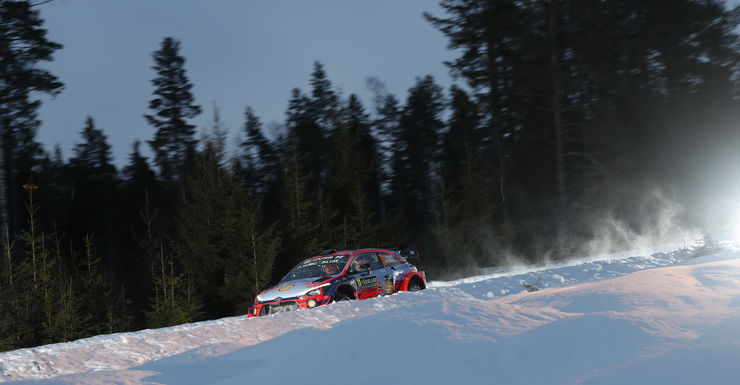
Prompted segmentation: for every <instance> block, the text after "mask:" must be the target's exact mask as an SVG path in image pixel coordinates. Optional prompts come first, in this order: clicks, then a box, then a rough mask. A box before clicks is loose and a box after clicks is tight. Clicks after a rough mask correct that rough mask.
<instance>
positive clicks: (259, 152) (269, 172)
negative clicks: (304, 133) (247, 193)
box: [241, 107, 278, 194]
mask: <svg viewBox="0 0 740 385" xmlns="http://www.w3.org/2000/svg"><path fill="white" fill-rule="evenodd" d="M244 115H245V119H246V122H245V123H244V131H245V134H246V139H245V140H244V141H243V142H242V143H241V147H242V152H243V162H242V168H243V169H244V170H245V174H246V177H247V184H248V185H249V186H252V187H253V189H254V191H255V192H256V193H258V194H265V193H266V192H267V191H268V188H269V186H270V185H271V184H272V183H274V182H275V179H276V177H277V172H278V159H277V153H276V151H275V149H274V147H273V145H272V143H270V141H269V140H267V138H265V135H264V134H263V133H262V122H261V121H260V120H259V118H258V117H257V116H256V115H255V114H254V111H252V108H251V107H247V109H246V112H245V114H244Z"/></svg>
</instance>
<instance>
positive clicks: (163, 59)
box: [144, 37, 201, 182]
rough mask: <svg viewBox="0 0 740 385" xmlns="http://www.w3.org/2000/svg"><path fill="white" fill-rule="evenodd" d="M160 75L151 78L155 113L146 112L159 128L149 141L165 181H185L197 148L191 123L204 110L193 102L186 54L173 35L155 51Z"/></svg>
mask: <svg viewBox="0 0 740 385" xmlns="http://www.w3.org/2000/svg"><path fill="white" fill-rule="evenodd" d="M152 57H153V58H154V63H155V64H154V66H153V67H152V69H154V71H155V72H156V73H157V76H156V77H155V78H154V79H153V80H152V85H154V88H155V89H154V96H155V98H154V99H152V100H151V101H150V102H149V109H150V110H151V111H152V114H151V115H149V114H147V115H144V116H145V117H146V120H147V121H148V122H149V124H151V125H152V126H153V127H154V128H156V129H157V132H156V133H155V135H154V139H153V140H151V141H149V145H150V146H151V147H152V151H154V154H155V162H156V164H157V165H158V166H159V172H160V176H161V177H162V179H163V180H165V181H174V182H182V181H183V176H184V170H185V167H186V163H187V162H188V159H189V157H190V156H192V154H193V152H194V150H195V144H196V140H195V138H194V135H195V126H194V125H192V124H189V123H188V119H192V118H194V117H196V116H198V115H199V114H200V113H201V108H200V106H198V105H196V104H194V103H195V98H194V97H193V95H192V93H191V91H190V90H191V89H192V88H193V85H192V84H191V83H190V80H189V79H188V77H187V74H186V73H185V58H184V57H183V56H181V55H180V42H179V41H178V40H176V39H173V38H171V37H166V38H164V40H163V41H162V44H161V46H160V49H159V50H157V51H154V53H153V54H152Z"/></svg>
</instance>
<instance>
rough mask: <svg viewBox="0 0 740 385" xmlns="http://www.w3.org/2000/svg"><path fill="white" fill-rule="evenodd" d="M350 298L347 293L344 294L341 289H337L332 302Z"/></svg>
mask: <svg viewBox="0 0 740 385" xmlns="http://www.w3.org/2000/svg"><path fill="white" fill-rule="evenodd" d="M350 299H351V298H349V296H347V294H344V293H342V292H341V291H338V292H336V293H334V302H339V301H349V300H350Z"/></svg>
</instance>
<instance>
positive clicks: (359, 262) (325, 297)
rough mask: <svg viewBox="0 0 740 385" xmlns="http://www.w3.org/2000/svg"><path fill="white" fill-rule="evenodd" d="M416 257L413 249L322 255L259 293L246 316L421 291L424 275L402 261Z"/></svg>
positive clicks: (329, 251)
mask: <svg viewBox="0 0 740 385" xmlns="http://www.w3.org/2000/svg"><path fill="white" fill-rule="evenodd" d="M418 256H419V252H418V250H417V249H416V247H414V246H399V247H393V248H382V249H381V248H378V249H358V250H349V251H336V250H327V251H324V252H322V253H321V255H319V256H316V257H312V258H308V259H306V260H304V261H303V262H301V263H299V264H298V265H297V266H296V267H294V268H293V270H291V271H290V272H289V273H288V274H287V275H286V276H285V277H284V278H283V279H282V280H281V281H280V283H278V284H277V285H276V286H275V287H272V288H269V289H267V290H264V291H263V292H261V293H259V295H257V298H255V300H254V305H253V306H252V307H251V308H249V312H248V314H247V315H248V316H249V317H256V316H263V315H268V314H275V313H283V312H287V311H292V310H298V309H309V308H313V307H317V306H321V305H326V304H329V303H332V302H335V301H344V300H351V299H367V298H372V297H376V296H378V295H389V294H393V293H396V292H399V291H417V290H422V289H424V288H426V277H425V276H424V272H423V271H419V270H417V269H416V266H414V265H412V264H410V263H408V262H407V261H406V260H407V259H412V258H417V257H418Z"/></svg>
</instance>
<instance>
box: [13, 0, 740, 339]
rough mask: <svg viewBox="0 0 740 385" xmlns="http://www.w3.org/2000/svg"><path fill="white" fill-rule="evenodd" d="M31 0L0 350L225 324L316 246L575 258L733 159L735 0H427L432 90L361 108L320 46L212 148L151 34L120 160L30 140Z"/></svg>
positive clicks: (34, 79) (19, 21)
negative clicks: (435, 52)
mask: <svg viewBox="0 0 740 385" xmlns="http://www.w3.org/2000/svg"><path fill="white" fill-rule="evenodd" d="M40 3H43V1H38V0H37V1H24V0H0V134H1V136H0V143H1V145H0V151H1V152H0V154H1V156H0V225H1V226H2V231H0V234H1V235H2V236H1V237H0V350H9V349H16V348H21V347H28V346H35V345H40V344H46V343H54V342H62V341H70V340H74V339H78V338H82V337H87V336H92V335H97V334H101V333H112V332H119V331H128V330H139V329H143V328H154V327H163V326H169V325H175V324H180V323H185V322H192V321H199V320H206V319H214V318H219V317H225V316H233V315H243V314H245V312H246V309H247V307H248V306H250V305H251V303H252V301H253V299H254V296H255V295H256V294H257V293H258V292H260V291H261V290H264V289H266V288H268V287H270V286H271V285H274V284H275V283H276V282H278V281H279V280H280V278H281V277H282V276H283V275H284V274H285V273H286V272H287V271H288V270H289V269H290V268H292V267H293V266H294V265H295V264H296V263H297V262H298V261H300V260H302V259H304V258H307V257H310V256H313V255H317V254H318V253H319V252H320V251H321V250H323V249H338V250H342V249H355V248H361V247H377V246H387V245H392V244H398V243H414V244H416V245H417V247H418V249H419V250H420V251H421V253H422V258H421V259H420V260H419V261H418V262H417V264H418V265H419V267H420V268H422V269H424V270H425V271H426V272H427V276H428V277H429V278H430V279H451V278H457V277H462V276H464V275H469V274H474V273H476V271H478V270H477V269H478V268H481V267H496V266H502V265H504V264H506V263H510V262H511V261H512V260H517V261H521V262H526V263H541V262H544V261H546V260H547V261H552V260H563V259H567V258H570V257H575V256H584V255H589V253H592V252H594V250H595V248H594V245H595V240H598V239H600V237H602V236H604V234H605V233H608V234H609V239H610V240H611V242H610V243H609V244H608V245H607V246H604V247H602V248H600V249H599V251H606V252H617V251H620V250H622V249H624V248H626V247H630V246H631V245H630V244H629V243H630V241H631V239H632V236H641V235H646V236H647V235H651V234H654V232H655V231H656V230H655V229H656V228H657V229H660V228H665V226H669V224H666V223H665V221H666V219H665V218H666V214H665V212H666V210H670V209H671V208H675V207H681V208H683V210H681V211H680V212H681V214H680V215H675V216H671V217H670V218H669V220H670V226H678V225H686V226H700V225H701V224H700V223H699V222H700V221H699V219H698V217H699V216H698V214H696V213H697V212H700V210H698V209H696V208H697V203H696V202H699V201H701V199H700V197H701V196H702V194H703V193H704V191H703V189H702V187H703V186H702V176H703V175H704V172H705V170H704V169H703V168H702V167H701V165H702V164H703V163H702V162H703V161H704V160H705V159H707V158H708V157H710V156H712V155H713V154H716V153H717V152H718V151H725V152H726V153H727V154H732V153H733V152H735V153H740V140H738V138H740V129H739V126H738V122H740V120H738V118H739V117H740V116H739V115H740V109H739V108H738V103H740V40H739V35H738V29H737V28H738V24H739V23H740V9H731V8H728V7H727V6H726V4H725V3H724V2H723V1H718V0H670V1H665V0H639V1H635V0H521V1H511V0H442V1H441V3H440V5H441V7H442V10H443V12H441V13H439V12H435V13H431V12H430V13H425V14H424V15H423V17H424V19H425V20H426V22H427V23H429V25H431V26H433V27H434V28H436V29H437V30H439V31H440V32H441V34H440V36H441V38H444V39H446V42H447V44H448V47H449V49H450V50H454V53H455V55H456V56H455V58H454V60H451V61H450V62H449V63H447V66H448V67H449V71H450V72H451V73H452V74H453V75H454V77H455V79H456V85H453V86H451V87H449V88H443V87H442V86H440V85H439V84H438V83H437V81H436V80H435V79H434V78H433V77H432V76H429V75H425V74H418V77H417V78H416V83H415V85H414V86H413V87H411V88H410V89H408V91H407V92H406V94H403V95H393V94H390V93H388V92H387V91H385V89H384V87H383V86H382V84H377V83H376V84H375V85H376V87H375V99H374V100H371V101H363V100H361V99H360V97H359V96H357V95H356V94H352V93H351V92H352V90H346V91H344V92H339V91H338V89H337V88H335V86H334V84H333V83H332V79H331V73H327V71H325V68H324V66H323V65H322V62H321V58H320V57H318V58H316V59H317V61H316V62H315V63H314V65H313V67H312V68H306V74H307V76H308V80H309V82H310V83H308V84H310V87H309V88H308V89H299V88H294V89H293V90H284V92H285V94H286V95H289V102H288V104H287V105H286V106H285V111H286V115H285V120H284V122H282V124H281V127H282V130H280V131H279V132H278V134H277V135H275V136H271V135H266V128H265V126H264V124H263V121H262V120H261V118H260V116H259V113H258V111H255V110H253V109H252V108H251V107H250V106H247V105H245V106H244V116H243V124H242V125H241V127H239V133H238V134H239V136H240V138H241V139H240V141H241V144H240V146H239V148H238V150H237V151H227V147H228V146H229V143H227V142H228V141H227V133H226V130H225V128H224V125H223V122H222V120H221V119H222V118H221V117H220V116H219V112H218V109H216V108H214V109H211V108H206V107H204V106H200V105H197V104H196V102H195V100H196V98H195V96H196V95H194V93H193V83H192V82H191V80H190V78H189V76H188V68H187V61H186V59H187V58H186V57H185V56H184V54H183V52H182V49H181V45H183V44H187V42H186V41H180V40H178V39H176V38H172V37H161V40H160V44H159V46H158V47H152V53H151V66H152V69H153V71H152V74H153V77H152V78H151V79H146V80H150V81H151V84H152V86H153V89H154V92H153V93H152V94H151V95H148V99H147V101H148V104H146V103H142V104H141V105H136V106H120V108H131V109H134V110H136V109H139V110H137V111H135V112H137V113H139V114H141V115H143V116H144V118H143V119H142V120H141V124H142V125H148V126H150V127H151V132H152V135H151V136H150V137H147V138H140V141H137V142H136V143H132V144H131V143H129V144H126V145H127V146H131V147H130V148H132V150H131V152H130V155H129V157H128V159H127V160H126V161H125V165H124V166H123V167H116V166H115V165H114V163H113V161H112V155H111V144H110V143H109V141H108V137H107V135H106V133H105V132H104V131H103V129H101V128H99V127H98V126H97V125H96V121H95V118H94V117H95V115H96V111H94V110H91V111H90V112H89V117H88V118H87V119H86V121H84V122H80V128H79V131H78V135H79V137H78V141H77V144H76V145H75V147H74V148H73V151H72V153H71V154H69V156H68V157H65V156H62V154H61V151H60V150H58V149H49V148H45V147H44V145H43V144H42V143H41V142H40V141H39V140H38V138H37V132H38V129H39V127H40V126H41V123H42V122H41V121H40V119H39V117H38V109H39V108H40V106H41V101H40V96H41V95H56V94H59V93H60V92H64V91H63V88H64V85H65V79H63V78H62V77H60V76H58V75H56V74H54V73H52V72H51V71H49V70H45V69H44V68H45V67H44V63H48V62H51V61H53V60H54V54H55V53H56V52H59V51H60V50H64V49H65V48H64V47H63V46H62V45H61V44H59V43H57V42H54V41H51V40H50V39H49V38H48V37H47V30H46V28H45V26H44V20H43V18H42V17H41V15H40V12H39V7H43V4H40ZM420 17H422V15H420ZM142 97H146V96H142ZM142 105H147V106H148V108H146V109H143V108H141V106H142ZM202 114H208V115H209V116H211V118H210V120H209V121H210V124H209V127H207V132H208V134H207V135H205V136H202V137H198V135H196V132H197V127H196V126H195V125H194V124H193V122H192V121H193V119H194V118H195V117H197V116H201V115H202ZM718 149H722V150H718ZM616 223H618V224H619V225H618V226H617V225H615V224H616ZM600 246H603V244H600Z"/></svg>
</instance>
